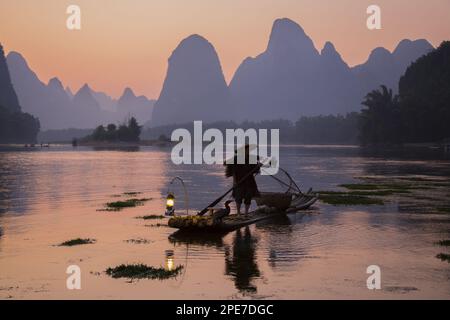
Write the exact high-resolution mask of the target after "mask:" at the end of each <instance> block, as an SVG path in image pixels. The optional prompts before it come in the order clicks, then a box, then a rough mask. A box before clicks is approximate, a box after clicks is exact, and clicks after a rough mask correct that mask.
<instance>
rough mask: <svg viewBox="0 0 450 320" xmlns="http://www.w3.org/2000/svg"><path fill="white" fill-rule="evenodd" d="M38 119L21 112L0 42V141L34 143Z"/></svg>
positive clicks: (37, 130)
mask: <svg viewBox="0 0 450 320" xmlns="http://www.w3.org/2000/svg"><path fill="white" fill-rule="evenodd" d="M39 128H40V124H39V120H38V119H37V118H35V117H33V116H32V115H30V114H28V113H25V112H22V111H21V107H20V105H19V100H18V98H17V94H16V92H15V90H14V87H13V84H12V80H11V76H10V73H9V68H8V65H7V61H6V58H5V53H4V51H3V46H2V45H1V44H0V143H35V142H36V137H37V134H38V132H39Z"/></svg>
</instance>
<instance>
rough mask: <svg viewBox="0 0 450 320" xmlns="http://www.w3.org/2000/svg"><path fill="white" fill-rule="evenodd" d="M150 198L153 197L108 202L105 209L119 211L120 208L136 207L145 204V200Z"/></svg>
mask: <svg viewBox="0 0 450 320" xmlns="http://www.w3.org/2000/svg"><path fill="white" fill-rule="evenodd" d="M149 200H151V199H148V198H141V199H138V198H133V199H127V200H123V201H114V202H108V203H107V204H106V209H105V211H118V210H122V209H124V208H134V207H137V206H141V205H143V204H144V202H146V201H149Z"/></svg>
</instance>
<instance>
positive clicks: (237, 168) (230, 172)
mask: <svg viewBox="0 0 450 320" xmlns="http://www.w3.org/2000/svg"><path fill="white" fill-rule="evenodd" d="M250 148H251V147H250V145H248V144H246V145H245V147H244V150H245V157H244V159H240V158H239V152H240V151H242V150H236V152H235V155H234V158H232V159H229V160H226V161H225V164H224V165H225V176H226V177H227V178H230V177H233V185H234V189H233V193H232V195H233V198H234V201H235V202H236V210H237V214H241V205H242V202H244V205H245V214H248V211H249V208H250V204H251V201H252V199H253V198H255V197H258V196H259V190H258V186H257V184H256V180H255V175H254V174H257V173H259V171H260V170H259V168H260V164H259V162H258V156H256V155H251V154H250V151H251V150H250ZM239 160H241V161H239ZM242 160H244V161H243V163H240V162H242ZM249 173H253V174H249Z"/></svg>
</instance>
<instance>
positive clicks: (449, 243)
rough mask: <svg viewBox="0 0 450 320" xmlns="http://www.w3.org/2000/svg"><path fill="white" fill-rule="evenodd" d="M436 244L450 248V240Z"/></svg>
mask: <svg viewBox="0 0 450 320" xmlns="http://www.w3.org/2000/svg"><path fill="white" fill-rule="evenodd" d="M436 244H438V245H440V246H445V247H448V246H450V240H441V241H438V242H436Z"/></svg>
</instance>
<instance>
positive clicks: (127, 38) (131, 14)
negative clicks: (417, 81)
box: [0, 0, 450, 98]
mask: <svg viewBox="0 0 450 320" xmlns="http://www.w3.org/2000/svg"><path fill="white" fill-rule="evenodd" d="M70 4H77V5H79V6H80V7H81V11H82V29H81V30H80V31H69V30H68V29H67V28H66V19H67V14H66V8H67V6H68V5H70ZM370 4H377V5H379V6H380V7H381V9H382V27H383V29H382V30H377V31H369V30H368V29H367V28H366V18H367V14H366V8H367V6H368V5H370ZM280 17H287V18H290V19H292V20H294V21H296V22H297V23H299V24H300V25H301V26H302V27H303V28H304V29H305V31H306V33H307V34H308V35H309V36H310V37H311V38H312V40H313V41H314V44H315V45H316V47H317V48H318V49H319V50H320V49H321V48H322V46H323V44H324V42H325V41H327V40H330V41H332V42H333V43H334V44H335V47H336V49H337V50H338V51H339V52H340V53H341V54H342V56H343V58H344V60H346V61H347V62H348V63H349V64H350V65H355V64H359V63H362V62H364V61H365V59H366V58H367V56H368V54H369V52H370V51H371V50H372V49H373V48H375V47H377V46H384V47H386V48H388V49H389V50H392V49H393V48H394V47H395V45H396V44H397V43H398V42H399V41H400V40H401V39H404V38H410V39H417V38H426V39H428V40H429V41H430V42H431V43H432V44H433V45H435V46H436V45H438V44H439V43H440V42H441V41H443V40H450V0H428V1H423V0H371V1H368V0H70V1H67V0H39V1H36V0H1V1H0V23H1V26H0V42H1V43H2V44H3V46H4V47H5V50H6V52H9V51H12V50H13V51H18V52H20V53H22V54H23V55H24V56H25V58H26V59H27V61H28V63H29V64H30V66H31V68H32V69H33V70H34V71H36V72H37V74H38V75H39V77H40V79H41V80H43V81H45V82H46V81H48V79H49V78H51V77H53V76H58V77H59V78H60V79H61V80H62V81H63V83H64V84H65V85H69V86H70V87H72V89H74V90H77V89H78V88H79V87H80V86H81V85H82V84H83V83H85V82H87V83H89V84H90V85H91V87H93V88H94V89H96V90H101V91H105V92H107V93H110V94H111V95H112V96H115V97H117V96H118V95H120V94H121V91H122V90H123V88H124V87H125V86H130V87H132V88H133V89H134V90H135V92H136V93H138V94H145V95H147V96H148V97H150V98H157V97H158V95H159V92H160V90H161V86H162V83H163V81H164V76H165V72H166V68H167V58H168V57H169V56H170V54H171V52H172V50H173V49H174V48H175V47H176V46H177V44H178V43H179V42H180V41H181V40H182V39H183V38H185V37H187V36H188V35H190V34H193V33H198V34H200V35H202V36H204V37H205V38H207V39H208V40H209V41H210V42H211V43H212V44H213V45H214V46H215V48H216V50H217V52H218V54H219V57H220V60H221V63H222V68H223V70H224V73H225V77H226V79H227V81H229V80H230V79H231V77H232V75H233V73H234V71H235V70H236V68H237V67H238V65H239V64H240V62H241V61H242V60H243V59H244V58H245V57H247V56H255V55H257V54H258V53H260V52H262V51H263V50H264V49H265V47H266V45H267V41H268V36H269V33H270V29H271V26H272V23H273V21H274V20H275V19H276V18H280Z"/></svg>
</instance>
